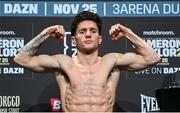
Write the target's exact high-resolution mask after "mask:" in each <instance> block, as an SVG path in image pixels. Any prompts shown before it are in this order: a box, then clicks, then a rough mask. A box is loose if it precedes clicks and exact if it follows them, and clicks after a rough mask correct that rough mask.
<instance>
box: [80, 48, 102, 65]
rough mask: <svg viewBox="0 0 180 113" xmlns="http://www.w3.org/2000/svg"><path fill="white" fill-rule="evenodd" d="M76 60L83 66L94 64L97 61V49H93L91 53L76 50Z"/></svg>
mask: <svg viewBox="0 0 180 113" xmlns="http://www.w3.org/2000/svg"><path fill="white" fill-rule="evenodd" d="M77 62H78V64H81V65H83V66H87V67H89V66H93V65H94V64H96V63H98V62H99V57H98V51H95V52H93V53H91V54H84V53H81V52H78V54H77Z"/></svg>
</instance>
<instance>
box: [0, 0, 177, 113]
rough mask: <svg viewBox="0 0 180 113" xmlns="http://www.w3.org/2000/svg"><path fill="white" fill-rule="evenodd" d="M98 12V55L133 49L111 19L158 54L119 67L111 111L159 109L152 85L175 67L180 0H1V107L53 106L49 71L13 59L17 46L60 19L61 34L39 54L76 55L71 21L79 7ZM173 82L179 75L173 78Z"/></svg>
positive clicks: (167, 78)
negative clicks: (142, 64) (135, 66)
mask: <svg viewBox="0 0 180 113" xmlns="http://www.w3.org/2000/svg"><path fill="white" fill-rule="evenodd" d="M84 10H89V11H92V12H95V13H98V14H99V15H100V16H101V17H102V21H103V28H102V37H103V43H102V45H100V56H103V55H104V54H106V53H109V52H121V53H125V52H129V51H134V49H133V46H132V45H131V43H130V42H129V41H128V40H126V39H122V40H118V41H112V40H111V38H110V36H109V35H108V31H109V28H110V27H111V25H113V24H116V23H121V24H123V25H125V26H127V27H129V28H131V29H132V31H134V32H135V33H136V34H137V35H139V36H140V37H141V38H142V39H143V40H145V41H146V42H147V43H148V44H150V45H151V46H152V47H153V48H154V49H156V51H157V53H158V54H159V55H160V56H161V57H162V59H161V61H160V62H159V63H158V64H157V65H155V66H152V67H149V68H147V69H144V70H140V71H136V72H127V71H122V72H121V73H122V74H121V77H120V79H119V84H118V88H117V95H116V104H115V106H114V109H115V111H125V112H134V111H137V112H153V111H159V108H158V104H157V101H156V97H155V90H157V89H160V88H166V87H168V84H169V83H170V82H171V81H172V78H173V77H176V78H178V76H180V75H178V74H176V73H177V72H178V71H179V70H180V67H179V61H180V58H179V57H180V48H179V47H180V40H179V39H180V32H179V29H180V21H179V20H180V2H179V1H156V2H146V1H140V2H138V1H137V2H136V1H134V2H131V1H126V2H123V1H119V2H114V1H107V2H98V1H94V2H83V1H82V2H75V1H73V2H72V1H66V2H61V1H54V2H48V1H24V2H22V1H21V2H20V1H0V112H21V111H58V110H59V109H61V101H60V100H61V99H60V98H59V90H58V87H57V84H56V81H55V79H54V77H53V74H52V73H43V74H41V73H34V72H32V71H31V70H28V69H26V68H23V67H21V66H19V65H17V64H15V63H14V61H13V58H14V56H15V54H16V53H17V51H18V50H19V49H20V48H22V47H23V46H24V45H25V44H26V43H27V42H28V41H30V40H31V39H32V38H33V37H35V36H36V35H38V34H39V33H40V32H41V31H42V30H43V29H44V28H46V27H48V26H51V25H56V24H61V25H63V26H64V27H65V30H66V35H65V38H64V40H62V41H59V40H56V39H53V38H49V39H48V40H47V41H46V42H45V43H44V44H43V46H41V48H40V50H39V51H38V54H49V55H53V54H58V53H62V54H66V55H69V56H72V57H73V56H75V55H76V52H77V51H76V48H75V46H74V45H73V44H72V43H71V38H70V36H71V34H70V24H71V20H72V18H73V17H74V16H75V15H76V14H77V13H78V12H80V11H84ZM177 82H178V81H177Z"/></svg>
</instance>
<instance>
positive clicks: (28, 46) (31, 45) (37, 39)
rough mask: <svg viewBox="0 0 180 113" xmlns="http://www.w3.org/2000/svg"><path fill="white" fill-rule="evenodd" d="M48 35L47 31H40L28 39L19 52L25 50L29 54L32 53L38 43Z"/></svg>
mask: <svg viewBox="0 0 180 113" xmlns="http://www.w3.org/2000/svg"><path fill="white" fill-rule="evenodd" d="M48 36H49V35H47V33H44V32H42V33H40V34H39V35H37V36H36V37H34V38H33V39H32V40H31V41H29V42H28V43H27V44H26V45H25V46H24V47H23V48H22V49H21V50H20V51H19V52H27V53H28V54H29V55H34V54H35V53H36V52H37V51H38V48H39V47H40V45H41V44H42V43H43V42H44V41H45V40H46V39H47V38H48Z"/></svg>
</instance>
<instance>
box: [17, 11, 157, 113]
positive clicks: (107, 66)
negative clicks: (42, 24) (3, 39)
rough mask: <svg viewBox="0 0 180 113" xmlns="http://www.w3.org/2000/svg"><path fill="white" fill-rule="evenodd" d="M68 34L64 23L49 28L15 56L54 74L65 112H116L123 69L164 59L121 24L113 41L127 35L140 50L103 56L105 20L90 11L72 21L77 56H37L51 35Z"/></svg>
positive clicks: (26, 64)
mask: <svg viewBox="0 0 180 113" xmlns="http://www.w3.org/2000/svg"><path fill="white" fill-rule="evenodd" d="M64 33H65V30H64V28H63V26H62V25H54V26H51V27H47V28H46V29H44V30H43V31H42V32H41V33H40V34H39V35H37V36H36V37H35V38H33V39H32V40H31V41H30V42H28V43H27V44H26V45H25V46H24V47H23V48H22V49H21V51H20V52H19V53H18V54H17V55H16V56H15V58H14V61H15V62H16V63H17V64H19V65H21V66H24V67H26V68H29V69H32V70H33V71H36V72H53V73H54V76H55V78H56V81H57V83H58V86H59V89H60V97H61V100H62V110H63V111H64V112H71V111H73V112H78V111H80V112H83V111H88V112H97V111H101V112H105V111H107V112H112V111H113V105H114V103H115V95H116V87H117V83H118V79H119V76H120V70H121V69H125V70H130V71H133V70H139V69H143V68H146V67H148V66H151V65H154V64H156V63H157V62H159V60H160V57H159V55H158V54H156V52H155V50H154V49H153V48H151V47H150V46H149V45H148V44H147V43H145V42H144V41H143V40H142V39H141V38H140V37H138V36H137V35H136V34H135V33H133V32H132V31H131V30H130V29H129V28H127V27H125V26H123V25H121V24H116V25H113V26H112V27H111V28H110V30H109V34H110V36H111V37H112V40H118V39H121V38H127V39H128V40H129V41H130V42H131V43H132V44H133V45H134V47H135V49H136V51H137V52H136V53H132V52H129V53H125V54H122V53H108V54H106V55H104V56H103V57H99V56H98V46H99V44H101V42H102V37H101V19H100V18H99V16H98V15H97V14H94V13H92V12H88V11H84V12H81V13H79V14H78V15H77V16H75V18H74V20H73V22H72V26H71V35H72V42H73V43H74V44H75V45H76V47H77V50H78V52H77V56H76V57H74V58H71V57H69V56H66V55H63V54H57V55H53V56H49V55H35V54H36V52H37V51H38V48H39V47H40V45H41V44H42V43H43V42H44V41H45V40H46V39H47V38H49V37H55V38H59V39H63V36H64Z"/></svg>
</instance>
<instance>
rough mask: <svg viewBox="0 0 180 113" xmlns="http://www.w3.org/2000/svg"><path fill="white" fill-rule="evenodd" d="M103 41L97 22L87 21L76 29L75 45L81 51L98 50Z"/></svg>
mask: <svg viewBox="0 0 180 113" xmlns="http://www.w3.org/2000/svg"><path fill="white" fill-rule="evenodd" d="M101 41H102V39H101V36H99V30H98V27H97V25H96V23H95V22H93V21H90V20H85V21H82V22H81V23H79V25H78V26H77V29H76V33H75V36H74V37H73V43H74V44H75V45H76V47H77V49H78V50H79V51H84V52H91V51H94V50H96V49H97V48H98V45H99V44H100V43H101Z"/></svg>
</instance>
